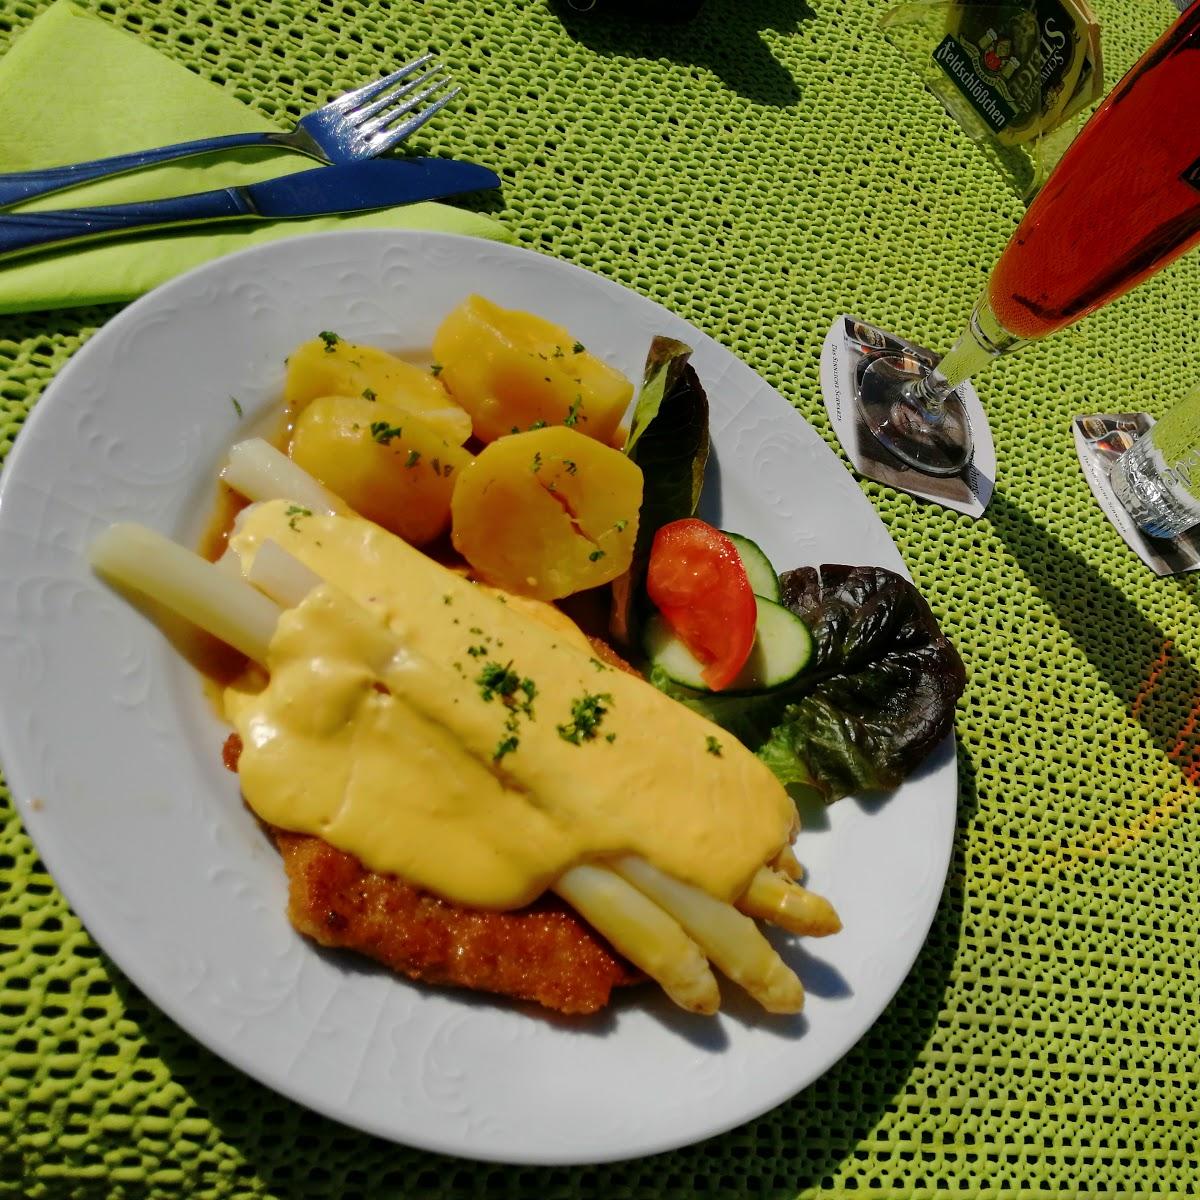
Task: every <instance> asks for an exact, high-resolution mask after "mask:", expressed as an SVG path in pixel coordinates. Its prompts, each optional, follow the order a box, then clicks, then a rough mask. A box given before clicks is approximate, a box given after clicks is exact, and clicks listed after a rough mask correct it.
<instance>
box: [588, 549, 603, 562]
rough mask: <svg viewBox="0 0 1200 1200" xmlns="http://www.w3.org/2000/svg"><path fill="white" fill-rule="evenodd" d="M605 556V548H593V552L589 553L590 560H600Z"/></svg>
mask: <svg viewBox="0 0 1200 1200" xmlns="http://www.w3.org/2000/svg"><path fill="white" fill-rule="evenodd" d="M603 557H604V551H603V550H593V551H592V552H591V554H589V555H588V562H599V561H600V560H601V559H602V558H603Z"/></svg>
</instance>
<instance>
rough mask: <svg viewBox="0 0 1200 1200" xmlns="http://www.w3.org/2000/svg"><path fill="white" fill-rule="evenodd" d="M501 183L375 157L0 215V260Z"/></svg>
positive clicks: (454, 165)
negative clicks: (234, 183)
mask: <svg viewBox="0 0 1200 1200" xmlns="http://www.w3.org/2000/svg"><path fill="white" fill-rule="evenodd" d="M499 186H500V178H499V176H498V175H496V173H495V172H494V171H489V170H488V168H487V167H481V166H479V165H478V164H476V163H470V162H461V161H458V160H456V159H449V158H397V159H372V160H370V161H368V162H360V163H350V164H348V165H345V166H333V167H317V168H315V169H314V170H311V171H299V172H297V173H296V174H294V175H282V176H280V177H279V178H277V179H268V180H266V181H265V182H264V183H250V184H244V185H243V186H241V187H230V188H218V189H217V190H215V191H211V192H194V193H192V194H191V195H188V196H172V197H170V198H168V199H165V200H146V201H141V202H138V203H136V204H111V205H100V206H97V207H95V208H68V209H55V210H50V211H46V212H28V213H3V214H0V259H6V258H13V257H16V256H18V255H23V254H29V253H31V252H33V251H36V250H40V249H42V248H43V247H49V246H53V247H57V246H60V245H66V244H70V243H75V242H81V241H91V240H93V239H99V238H111V237H119V236H122V235H124V234H128V233H140V232H143V231H145V230H149V229H162V228H171V227H178V226H182V225H191V224H199V223H201V222H208V221H281V220H283V221H286V220H295V219H297V218H299V217H318V216H332V215H334V214H337V213H350V212H367V211H370V210H371V209H379V208H392V207H393V206H396V205H400V204H412V203H414V202H415V201H418V200H438V199H442V198H443V197H446V196H457V195H461V194H462V193H464V192H475V191H483V190H485V189H487V188H494V187H499Z"/></svg>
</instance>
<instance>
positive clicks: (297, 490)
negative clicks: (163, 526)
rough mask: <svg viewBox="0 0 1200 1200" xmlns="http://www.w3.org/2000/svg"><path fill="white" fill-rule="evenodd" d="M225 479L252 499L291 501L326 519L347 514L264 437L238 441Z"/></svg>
mask: <svg viewBox="0 0 1200 1200" xmlns="http://www.w3.org/2000/svg"><path fill="white" fill-rule="evenodd" d="M221 478H222V479H223V480H224V481H225V483H226V484H227V485H228V486H229V487H231V488H233V490H234V491H235V492H239V493H240V494H241V495H243V496H245V497H246V498H247V499H249V500H287V501H289V502H290V503H292V504H297V505H300V506H301V507H303V508H307V509H309V510H310V511H311V512H314V513H320V514H321V515H322V516H332V515H334V514H336V513H341V512H345V511H346V506H345V504H343V503H342V501H341V500H339V499H338V497H337V496H335V495H334V494H333V493H332V492H331V491H329V490H328V488H326V487H324V486H322V485H321V484H320V483H318V482H317V481H316V480H315V479H314V478H313V477H312V476H311V475H310V474H309V473H308V472H307V471H306V470H305V469H304V468H303V467H301V466H299V465H297V464H296V463H294V462H292V460H291V459H290V458H288V456H287V455H286V454H284V453H283V452H282V451H281V450H276V449H275V447H274V446H272V445H271V443H270V442H265V441H263V439H262V438H248V439H247V440H246V441H244V442H238V443H237V445H236V446H234V447H233V448H232V449H231V450H230V451H229V459H228V461H227V462H226V465H225V469H224V470H223V471H222V472H221Z"/></svg>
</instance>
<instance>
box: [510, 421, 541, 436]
mask: <svg viewBox="0 0 1200 1200" xmlns="http://www.w3.org/2000/svg"><path fill="white" fill-rule="evenodd" d="M545 428H546V422H545V421H534V423H533V424H532V425H530V427H529V432H530V433H532V432H533V431H534V430H535V429H545ZM516 432H517V431H516V430H515V429H514V430H513V433H516Z"/></svg>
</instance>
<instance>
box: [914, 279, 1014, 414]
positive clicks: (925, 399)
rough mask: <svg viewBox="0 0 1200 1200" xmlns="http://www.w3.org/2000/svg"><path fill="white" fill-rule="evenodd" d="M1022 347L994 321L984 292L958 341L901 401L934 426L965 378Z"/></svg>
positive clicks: (1012, 335)
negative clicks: (952, 393)
mask: <svg viewBox="0 0 1200 1200" xmlns="http://www.w3.org/2000/svg"><path fill="white" fill-rule="evenodd" d="M1023 345H1025V342H1024V341H1023V340H1022V339H1021V338H1019V337H1017V336H1016V335H1015V334H1011V333H1009V332H1008V330H1007V329H1005V328H1004V326H1003V325H1001V324H1000V322H999V321H998V320H997V318H996V314H995V313H993V312H992V306H991V304H990V303H989V302H988V297H987V293H986V292H984V294H983V295H982V296H980V298H979V300H978V302H977V303H976V305H975V311H974V312H972V313H971V320H970V321H969V322H968V324H967V327H966V329H964V330H963V331H962V333H961V334H960V335H959V338H958V341H957V342H955V343H954V345H953V347H951V349H950V351H949V353H947V354H946V356H945V357H944V358H943V359H942V360H941V362H939V363H938V365H937V366H936V367H934V368H933V370H931V371H930V372H929V373H928V374H927V375H925V376H924V377H923V378H921V379H918V380H914V381H913V382H912V383H910V384H908V385H907V386H906V387H905V399H906V400H907V401H908V402H909V403H910V404H913V405H915V406H916V407H917V408H919V409H920V410H921V412H922V413H923V415H924V416H925V419H926V420H928V421H930V422H931V423H934V424H936V423H937V421H938V420H940V419H941V415H942V411H943V409H944V408H945V407H946V399H947V397H948V396H949V395H950V393H951V392H953V391H954V389H955V388H956V387H958V385H959V384H960V383H962V382H963V380H964V379H969V378H970V377H971V376H972V375H974V374H975V373H976V372H977V371H979V370H980V369H981V368H982V367H984V366H986V365H987V364H988V363H989V362H991V360H992V359H993V358H998V357H999V356H1000V355H1001V354H1008V353H1009V352H1010V351H1012V350H1016V349H1018V348H1019V347H1021V346H1023Z"/></svg>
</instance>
